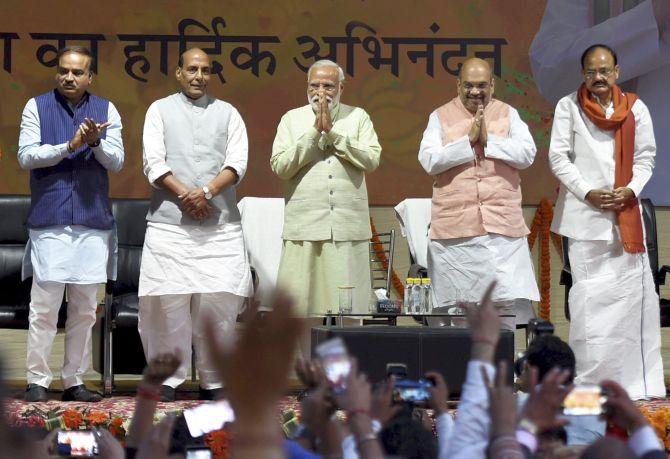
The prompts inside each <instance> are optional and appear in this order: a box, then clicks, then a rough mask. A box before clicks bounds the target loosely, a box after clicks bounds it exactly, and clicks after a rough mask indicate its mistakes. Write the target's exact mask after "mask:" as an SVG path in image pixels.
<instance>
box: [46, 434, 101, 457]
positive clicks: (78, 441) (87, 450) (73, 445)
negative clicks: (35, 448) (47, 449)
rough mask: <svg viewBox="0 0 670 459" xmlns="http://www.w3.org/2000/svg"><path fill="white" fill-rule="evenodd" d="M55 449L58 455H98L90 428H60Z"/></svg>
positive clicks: (96, 444)
mask: <svg viewBox="0 0 670 459" xmlns="http://www.w3.org/2000/svg"><path fill="white" fill-rule="evenodd" d="M56 451H57V453H58V455H59V456H67V457H70V456H71V457H93V456H97V455H98V442H97V440H96V438H95V435H94V433H93V431H92V430H61V431H59V432H58V434H57V435H56Z"/></svg>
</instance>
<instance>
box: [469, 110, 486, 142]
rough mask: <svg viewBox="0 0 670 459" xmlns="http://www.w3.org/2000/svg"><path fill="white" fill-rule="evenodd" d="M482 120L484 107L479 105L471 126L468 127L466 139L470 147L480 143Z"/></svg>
mask: <svg viewBox="0 0 670 459" xmlns="http://www.w3.org/2000/svg"><path fill="white" fill-rule="evenodd" d="M483 119H484V106H482V105H480V106H479V107H478V108H477V112H476V113H475V117H474V119H473V120H472V126H470V132H469V133H468V138H469V139H470V145H474V144H476V143H477V142H479V141H480V136H481V127H482V120H483Z"/></svg>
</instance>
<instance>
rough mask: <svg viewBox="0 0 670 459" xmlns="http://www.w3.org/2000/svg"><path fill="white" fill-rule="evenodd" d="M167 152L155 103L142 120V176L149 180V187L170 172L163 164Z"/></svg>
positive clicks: (160, 119)
mask: <svg viewBox="0 0 670 459" xmlns="http://www.w3.org/2000/svg"><path fill="white" fill-rule="evenodd" d="M166 158H167V151H166V150H165V138H164V135H163V119H162V118H161V114H160V111H159V110H158V105H157V103H156V102H154V103H153V104H151V106H150V107H149V110H147V115H146V117H145V119H144V132H143V134H142V163H143V168H144V175H146V177H147V178H148V179H149V183H150V184H151V186H153V187H156V185H155V184H154V182H155V181H156V179H158V178H160V177H162V176H163V175H165V174H167V173H168V172H171V171H172V170H171V169H170V167H169V166H168V165H167V163H166V162H165V159H166Z"/></svg>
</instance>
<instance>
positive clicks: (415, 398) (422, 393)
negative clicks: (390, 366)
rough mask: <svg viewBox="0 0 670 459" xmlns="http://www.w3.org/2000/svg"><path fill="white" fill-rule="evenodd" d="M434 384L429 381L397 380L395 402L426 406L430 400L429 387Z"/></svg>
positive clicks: (394, 387) (394, 389)
mask: <svg viewBox="0 0 670 459" xmlns="http://www.w3.org/2000/svg"><path fill="white" fill-rule="evenodd" d="M432 386H433V383H432V382H431V381H430V380H428V379H424V378H421V379H396V380H395V382H394V383H393V401H394V402H395V403H412V404H414V405H419V406H424V405H426V403H427V401H428V400H429V399H430V392H429V391H428V388H429V387H432Z"/></svg>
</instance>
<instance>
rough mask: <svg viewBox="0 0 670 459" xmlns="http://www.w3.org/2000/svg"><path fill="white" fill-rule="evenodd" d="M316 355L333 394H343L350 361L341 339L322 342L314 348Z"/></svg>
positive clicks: (349, 369)
mask: <svg viewBox="0 0 670 459" xmlns="http://www.w3.org/2000/svg"><path fill="white" fill-rule="evenodd" d="M316 353H317V355H318V356H319V361H320V362H321V366H322V367H323V370H324V372H325V373H326V379H328V382H329V383H330V385H331V387H332V388H333V392H335V393H336V394H338V393H341V392H343V391H344V390H345V389H346V387H347V378H348V377H349V373H350V372H351V359H350V358H349V354H348V353H347V348H346V347H345V345H344V341H342V338H339V337H338V338H333V339H330V340H328V341H324V342H323V343H321V344H319V345H318V346H317V347H316Z"/></svg>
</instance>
